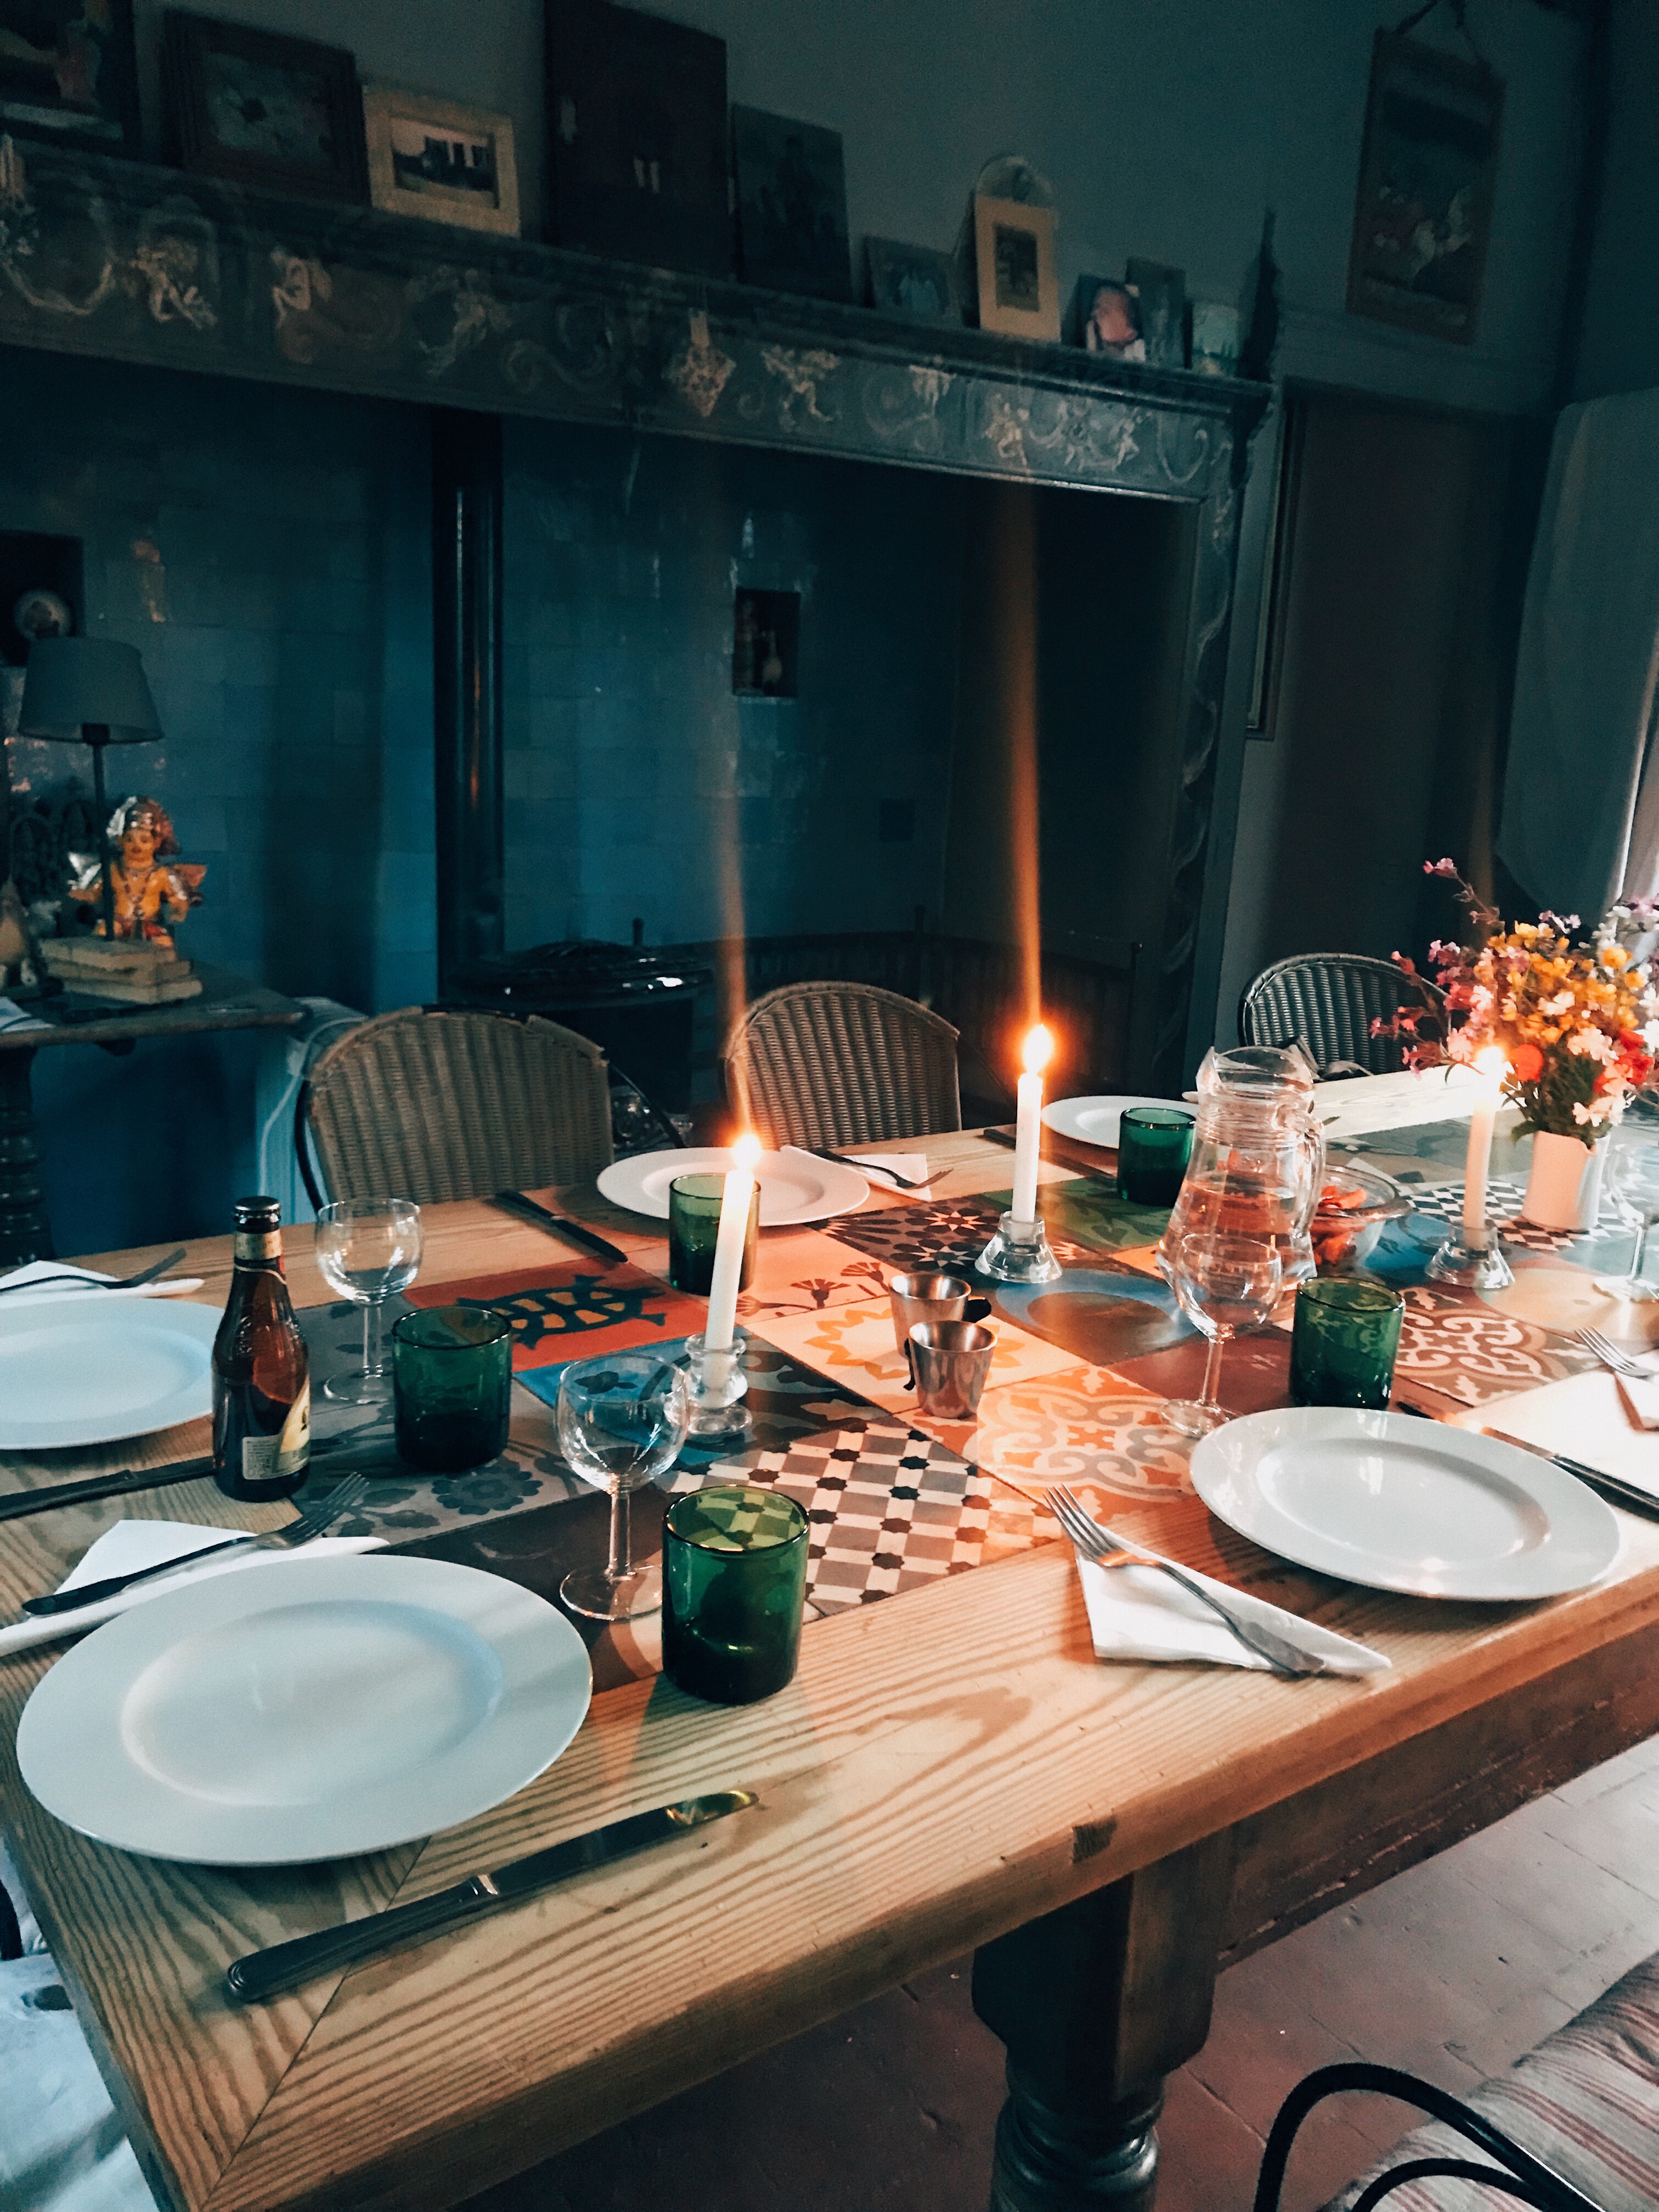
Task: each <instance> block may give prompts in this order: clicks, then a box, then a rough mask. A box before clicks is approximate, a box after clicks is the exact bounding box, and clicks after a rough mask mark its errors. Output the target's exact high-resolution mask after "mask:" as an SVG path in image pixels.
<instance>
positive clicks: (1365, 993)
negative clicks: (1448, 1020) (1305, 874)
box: [1238, 952, 1446, 1075]
mask: <svg viewBox="0 0 1659 2212" xmlns="http://www.w3.org/2000/svg"><path fill="white" fill-rule="evenodd" d="M1402 1006H1421V1007H1422V1008H1424V1009H1425V1012H1426V1014H1427V1016H1428V1017H1429V1018H1428V1019H1427V1020H1425V1023H1424V1024H1423V1031H1424V1034H1425V1036H1427V1035H1430V1034H1432V1033H1434V1032H1435V1030H1436V1029H1438V1032H1439V1034H1441V1035H1444V1033H1445V1012H1446V1000H1445V994H1443V992H1441V991H1439V990H1437V988H1436V987H1435V986H1434V985H1433V984H1432V983H1431V982H1428V981H1425V979H1424V978H1423V977H1422V976H1413V975H1405V974H1402V972H1401V969H1398V968H1396V967H1395V964H1394V963H1393V962H1392V961H1390V960H1371V959H1368V958H1367V957H1365V955H1364V954H1363V953H1358V952H1298V953H1297V954H1296V955H1295V956H1294V957H1292V958H1291V959H1289V960H1276V961H1274V963H1273V966H1272V967H1271V968H1264V969H1262V971H1261V974H1260V975H1258V976H1257V977H1256V979H1255V982H1253V983H1252V984H1251V985H1250V987H1249V989H1248V990H1247V991H1246V992H1245V994H1244V995H1243V998H1242V999H1241V1000H1239V1005H1238V1036H1239V1042H1240V1043H1241V1044H1277V1045H1288V1044H1300V1045H1301V1046H1302V1048H1303V1049H1304V1051H1305V1052H1306V1053H1307V1054H1308V1055H1309V1057H1310V1059H1311V1060H1312V1061H1313V1063H1314V1066H1316V1068H1317V1069H1318V1070H1319V1072H1320V1073H1321V1075H1390V1074H1392V1073H1394V1072H1395V1069H1396V1068H1398V1067H1399V1066H1401V1064H1402V1063H1401V1046H1400V1041H1399V1039H1398V1038H1396V1037H1386V1036H1372V1035H1371V1024H1372V1022H1373V1021H1376V1020H1382V1021H1389V1020H1392V1019H1393V1018H1394V1016H1395V1014H1396V1013H1398V1012H1399V1011H1400V1009H1401V1007H1402Z"/></svg>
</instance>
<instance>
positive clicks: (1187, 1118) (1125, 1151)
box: [1117, 1106, 1193, 1206]
mask: <svg viewBox="0 0 1659 2212" xmlns="http://www.w3.org/2000/svg"><path fill="white" fill-rule="evenodd" d="M1192 1156H1193V1117H1192V1115H1190V1114H1183V1113H1182V1111H1181V1110H1180V1109H1179V1108H1178V1107H1175V1106H1126V1107H1125V1108H1124V1109H1123V1112H1122V1113H1121V1115H1119V1117H1118V1125H1117V1194H1118V1196H1119V1197H1120V1198H1127V1200H1129V1201H1130V1203H1131V1204H1132V1205H1134V1206H1173V1205H1174V1204H1175V1202H1176V1195H1177V1194H1178V1193H1179V1191H1180V1189H1181V1185H1182V1178H1183V1177H1184V1176H1185V1175H1186V1173H1187V1163H1188V1160H1189V1159H1191V1158H1192Z"/></svg>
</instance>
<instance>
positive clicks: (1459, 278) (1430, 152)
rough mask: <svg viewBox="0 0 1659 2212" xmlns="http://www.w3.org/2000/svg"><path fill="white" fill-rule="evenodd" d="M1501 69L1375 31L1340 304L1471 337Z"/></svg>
mask: <svg viewBox="0 0 1659 2212" xmlns="http://www.w3.org/2000/svg"><path fill="white" fill-rule="evenodd" d="M1503 116H1504V83H1503V80H1502V78H1501V77H1498V76H1495V75H1494V74H1493V72H1492V70H1490V69H1487V68H1486V67H1485V66H1484V64H1481V63H1479V62H1476V61H1465V60H1464V59H1463V58H1462V57H1461V56H1460V55H1457V54H1450V53H1445V52H1442V50H1441V49H1440V48H1439V47H1438V46H1425V45H1424V44H1423V43H1422V42H1421V40H1417V39H1411V38H1404V37H1401V36H1400V35H1399V34H1398V33H1394V32H1389V31H1379V32H1378V33H1377V34H1376V43H1375V45H1374V46H1373V47H1372V50H1371V89H1370V103H1369V105H1368V106H1367V108H1366V111H1365V138H1364V149H1363V150H1362V152H1361V154H1360V157H1359V193H1358V200H1357V202H1356V204H1355V207H1354V218H1353V241H1352V246H1351V247H1350V250H1349V255H1348V311H1349V313H1351V314H1355V315H1370V316H1371V317H1372V318H1373V319H1375V320H1376V321H1377V322H1383V323H1394V324H1396V325H1398V326H1399V327H1400V328H1401V329H1402V330H1408V331H1426V332H1428V333H1429V334H1430V335H1431V336H1432V337H1441V338H1449V339H1450V340H1451V341H1452V342H1453V343H1455V344H1457V345H1470V344H1472V343H1474V334H1475V331H1476V328H1477V326H1478V325H1479V322H1480V289H1481V283H1482V280H1483V278H1484V276H1485V274H1486V241H1487V240H1488V238H1489V237H1490V236H1491V234H1492V198H1493V194H1494V192H1495V190H1496V187H1497V181H1498V131H1499V127H1500V125H1501V124H1502V122H1503Z"/></svg>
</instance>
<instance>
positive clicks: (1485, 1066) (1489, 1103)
mask: <svg viewBox="0 0 1659 2212" xmlns="http://www.w3.org/2000/svg"><path fill="white" fill-rule="evenodd" d="M1473 1065H1474V1069H1475V1072H1476V1073H1478V1074H1480V1075H1481V1076H1483V1077H1485V1079H1486V1080H1485V1081H1484V1082H1483V1083H1482V1084H1481V1085H1480V1090H1479V1091H1477V1093H1476V1094H1475V1098H1474V1106H1473V1108H1472V1109H1471V1110H1470V1114H1469V1150H1468V1158H1467V1159H1466V1160H1465V1162H1464V1164H1463V1242H1464V1243H1466V1244H1469V1245H1473V1246H1474V1247H1476V1248H1477V1249H1485V1246H1486V1179H1487V1177H1488V1176H1489V1175H1490V1174H1491V1172H1492V1131H1493V1128H1494V1127H1495V1126H1496V1123H1497V1121H1498V1097H1499V1093H1498V1084H1499V1082H1500V1081H1501V1079H1502V1078H1503V1074H1504V1069H1505V1068H1506V1067H1507V1066H1509V1061H1508V1060H1506V1059H1505V1057H1504V1054H1503V1052H1502V1051H1501V1050H1500V1049H1499V1048H1498V1046H1497V1045H1490V1044H1489V1045H1488V1046H1486V1049H1485V1050H1484V1051H1482V1052H1478V1053H1477V1054H1475V1056H1474V1062H1473Z"/></svg>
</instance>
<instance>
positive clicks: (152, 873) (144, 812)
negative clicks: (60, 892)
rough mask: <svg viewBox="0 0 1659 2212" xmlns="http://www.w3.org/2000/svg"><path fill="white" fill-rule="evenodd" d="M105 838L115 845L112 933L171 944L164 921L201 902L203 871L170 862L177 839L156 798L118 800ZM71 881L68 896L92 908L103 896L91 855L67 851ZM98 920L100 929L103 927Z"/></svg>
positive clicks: (99, 869) (197, 866)
mask: <svg viewBox="0 0 1659 2212" xmlns="http://www.w3.org/2000/svg"><path fill="white" fill-rule="evenodd" d="M109 841H110V843H111V844H112V845H118V846H119V848H120V858H119V859H118V860H116V861H115V862H114V864H113V865H112V868H111V870H110V876H111V881H112V886H113V889H114V892H115V934H116V935H117V936H118V937H143V938H147V939H149V942H150V943H151V944H152V945H171V944H172V942H173V933H172V931H171V929H170V928H169V927H167V925H168V924H169V923H173V924H177V923H179V922H181V921H183V920H184V918H185V915H187V914H188V913H189V912H190V910H191V907H193V906H200V904H201V903H202V892H201V883H202V878H203V877H204V875H205V874H206V873H207V869H206V866H204V864H203V863H201V862H198V861H187V860H174V859H173V854H175V853H177V851H178V850H179V840H178V838H177V837H176V836H174V835H173V823H172V820H171V818H170V817H169V816H168V814H167V809H166V808H165V807H164V806H163V805H161V801H160V799H143V798H133V799H123V800H122V801H121V803H120V805H118V807H117V808H116V810H115V811H114V813H113V814H112V815H111V817H110V823H109ZM70 863H71V865H72V866H73V867H74V869H75V881H74V882H73V883H72V884H70V897H71V898H72V899H78V900H79V901H80V902H81V903H82V905H83V906H96V905H97V904H98V903H99V902H100V899H101V898H102V896H103V868H102V864H101V863H100V860H99V858H98V856H97V854H95V853H94V854H85V853H71V854H70ZM103 927H104V925H103V923H102V921H100V922H99V923H98V929H99V932H100V934H101V933H102V931H103Z"/></svg>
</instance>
